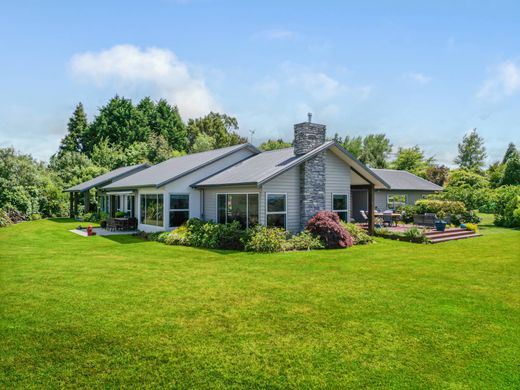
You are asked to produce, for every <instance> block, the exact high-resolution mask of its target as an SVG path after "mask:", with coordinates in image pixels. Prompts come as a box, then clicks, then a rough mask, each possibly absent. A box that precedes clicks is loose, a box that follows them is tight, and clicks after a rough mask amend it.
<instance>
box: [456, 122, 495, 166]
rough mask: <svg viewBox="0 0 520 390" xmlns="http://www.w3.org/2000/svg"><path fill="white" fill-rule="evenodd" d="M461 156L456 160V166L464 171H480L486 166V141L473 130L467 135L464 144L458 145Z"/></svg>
mask: <svg viewBox="0 0 520 390" xmlns="http://www.w3.org/2000/svg"><path fill="white" fill-rule="evenodd" d="M458 148H459V154H458V156H457V158H455V164H458V165H459V167H460V168H462V169H471V170H477V171H478V170H480V169H481V168H482V167H483V166H484V160H485V158H486V157H487V154H486V148H485V146H484V139H483V138H482V137H480V136H479V135H478V133H477V129H473V130H472V131H471V132H470V133H469V134H466V135H465V136H464V138H463V139H462V142H461V143H460V144H459V145H458Z"/></svg>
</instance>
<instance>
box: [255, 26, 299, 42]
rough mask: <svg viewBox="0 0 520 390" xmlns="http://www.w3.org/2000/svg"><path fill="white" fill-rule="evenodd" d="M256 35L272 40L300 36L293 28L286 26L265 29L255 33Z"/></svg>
mask: <svg viewBox="0 0 520 390" xmlns="http://www.w3.org/2000/svg"><path fill="white" fill-rule="evenodd" d="M255 36H257V37H260V38H264V39H270V40H278V41H280V40H287V39H294V38H297V37H298V33H296V32H295V31H292V30H287V29H284V28H275V29H270V30H263V31H260V32H259V33H257V34H255Z"/></svg>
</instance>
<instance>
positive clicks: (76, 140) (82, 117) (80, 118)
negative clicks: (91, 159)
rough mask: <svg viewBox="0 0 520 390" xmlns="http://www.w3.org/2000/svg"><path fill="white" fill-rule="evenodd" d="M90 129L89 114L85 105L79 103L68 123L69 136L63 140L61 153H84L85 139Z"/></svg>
mask: <svg viewBox="0 0 520 390" xmlns="http://www.w3.org/2000/svg"><path fill="white" fill-rule="evenodd" d="M87 129H88V120H87V114H85V110H84V109H83V104H81V103H78V105H77V106H76V109H75V110H74V112H73V113H72V116H71V117H70V119H69V122H68V123H67V134H66V135H65V137H64V138H63V139H62V140H61V143H60V149H59V153H64V152H83V151H84V137H85V134H86V132H87Z"/></svg>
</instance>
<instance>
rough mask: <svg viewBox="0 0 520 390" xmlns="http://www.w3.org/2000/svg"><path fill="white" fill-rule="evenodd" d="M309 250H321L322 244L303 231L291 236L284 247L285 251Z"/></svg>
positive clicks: (316, 238)
mask: <svg viewBox="0 0 520 390" xmlns="http://www.w3.org/2000/svg"><path fill="white" fill-rule="evenodd" d="M311 249H323V244H322V242H321V241H320V239H319V238H318V237H314V236H313V235H312V234H311V233H309V232H308V231H305V230H304V231H302V232H300V233H299V234H295V235H294V236H292V237H291V238H290V239H289V240H287V242H286V243H285V245H284V250H286V251H288V250H296V251H310V250H311Z"/></svg>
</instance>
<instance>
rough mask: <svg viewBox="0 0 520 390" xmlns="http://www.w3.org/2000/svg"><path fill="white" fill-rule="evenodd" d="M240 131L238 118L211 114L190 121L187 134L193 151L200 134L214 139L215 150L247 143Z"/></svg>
mask: <svg viewBox="0 0 520 390" xmlns="http://www.w3.org/2000/svg"><path fill="white" fill-rule="evenodd" d="M237 129H238V121H237V119H236V118H234V117H231V116H228V115H226V114H219V113H216V112H210V113H209V114H208V115H206V116H204V117H202V118H197V119H190V120H189V121H188V127H187V133H188V140H189V145H190V147H191V149H193V145H194V143H195V140H196V139H197V137H198V136H199V135H200V134H206V135H208V136H210V137H211V138H213V140H214V142H215V146H214V147H215V148H223V147H226V146H232V145H237V144H242V143H244V142H247V139H246V138H244V137H241V136H240V135H239V134H238V133H237V132H236V130H237Z"/></svg>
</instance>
